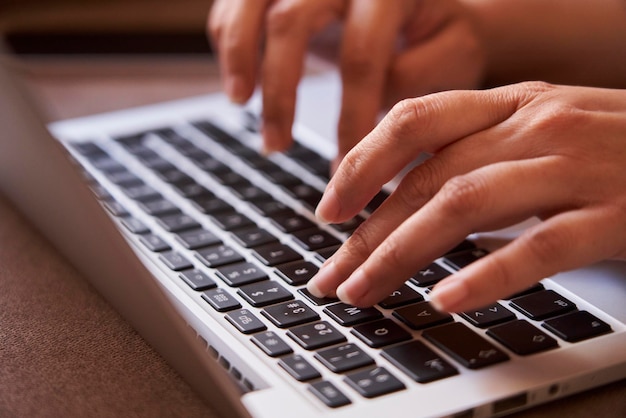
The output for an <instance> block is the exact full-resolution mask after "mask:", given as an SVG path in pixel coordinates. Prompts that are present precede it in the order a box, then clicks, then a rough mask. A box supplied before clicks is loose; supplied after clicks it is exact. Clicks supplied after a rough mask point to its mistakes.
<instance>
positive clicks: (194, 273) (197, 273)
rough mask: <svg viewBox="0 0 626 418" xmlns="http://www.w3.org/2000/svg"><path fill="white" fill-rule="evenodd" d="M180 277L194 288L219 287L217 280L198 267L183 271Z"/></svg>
mask: <svg viewBox="0 0 626 418" xmlns="http://www.w3.org/2000/svg"><path fill="white" fill-rule="evenodd" d="M179 277H180V278H181V279H183V281H184V282H185V283H187V284H188V285H189V287H191V288H192V289H193V290H207V289H213V288H214V287H217V284H215V281H213V279H211V278H210V277H209V276H207V274H206V273H204V272H203V271H201V270H198V269H189V270H184V271H181V272H180V276H179Z"/></svg>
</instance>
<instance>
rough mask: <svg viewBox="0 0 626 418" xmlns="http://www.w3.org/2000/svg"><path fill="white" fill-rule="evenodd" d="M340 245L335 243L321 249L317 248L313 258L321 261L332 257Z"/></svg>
mask: <svg viewBox="0 0 626 418" xmlns="http://www.w3.org/2000/svg"><path fill="white" fill-rule="evenodd" d="M339 247H340V245H335V246H334V247H328V248H322V249H321V250H317V251H316V252H315V258H316V259H318V260H319V261H321V262H322V263H323V262H324V261H326V260H328V259H329V258H330V257H332V256H333V255H334V254H335V253H336V252H337V250H338V249H339Z"/></svg>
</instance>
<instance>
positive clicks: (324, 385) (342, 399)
mask: <svg viewBox="0 0 626 418" xmlns="http://www.w3.org/2000/svg"><path fill="white" fill-rule="evenodd" d="M309 392H311V393H312V394H314V395H315V396H316V397H317V398H318V399H319V400H320V401H322V402H324V405H326V406H327V407H329V408H339V407H341V406H344V405H349V404H350V403H351V402H350V399H349V398H348V397H347V396H346V395H344V394H343V393H341V391H340V390H339V389H337V387H335V385H333V384H332V383H331V382H329V381H326V380H322V381H320V382H315V383H313V384H311V386H309Z"/></svg>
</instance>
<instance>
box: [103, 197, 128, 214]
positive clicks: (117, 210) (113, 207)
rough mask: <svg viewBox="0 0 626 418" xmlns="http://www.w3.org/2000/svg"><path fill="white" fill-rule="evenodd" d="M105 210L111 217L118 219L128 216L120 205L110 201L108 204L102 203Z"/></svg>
mask: <svg viewBox="0 0 626 418" xmlns="http://www.w3.org/2000/svg"><path fill="white" fill-rule="evenodd" d="M102 205H103V206H104V208H105V209H106V210H108V211H109V212H110V213H111V215H113V216H117V217H118V218H119V217H124V216H128V215H129V213H128V211H127V210H126V208H125V207H124V206H122V204H121V203H119V202H116V201H114V200H111V201H109V202H104V203H103V204H102Z"/></svg>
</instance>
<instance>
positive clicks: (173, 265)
mask: <svg viewBox="0 0 626 418" xmlns="http://www.w3.org/2000/svg"><path fill="white" fill-rule="evenodd" d="M159 260H161V262H163V263H164V264H165V265H166V266H167V267H168V268H169V269H170V270H174V271H180V270H185V269H188V268H191V267H193V264H191V262H190V261H189V260H187V259H186V258H185V257H183V256H182V255H181V254H179V253H177V252H176V251H167V252H164V253H161V254H160V255H159Z"/></svg>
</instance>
